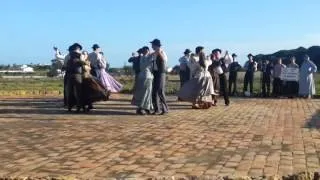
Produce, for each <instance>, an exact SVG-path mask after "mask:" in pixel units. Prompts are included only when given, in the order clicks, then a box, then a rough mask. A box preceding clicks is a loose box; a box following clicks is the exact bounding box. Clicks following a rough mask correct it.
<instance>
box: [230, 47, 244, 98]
mask: <svg viewBox="0 0 320 180" xmlns="http://www.w3.org/2000/svg"><path fill="white" fill-rule="evenodd" d="M236 58H237V55H236V54H234V53H233V54H232V63H231V64H230V66H229V92H230V93H231V95H232V96H234V95H236V94H237V77H238V71H239V70H240V69H241V65H240V64H239V63H238V61H237V59H236ZM232 85H233V90H232ZM231 90H232V91H231Z"/></svg>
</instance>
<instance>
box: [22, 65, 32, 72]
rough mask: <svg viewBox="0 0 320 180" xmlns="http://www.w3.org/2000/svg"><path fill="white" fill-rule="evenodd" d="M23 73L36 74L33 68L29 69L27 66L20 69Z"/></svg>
mask: <svg viewBox="0 0 320 180" xmlns="http://www.w3.org/2000/svg"><path fill="white" fill-rule="evenodd" d="M20 69H21V71H22V72H25V73H32V72H34V70H33V68H32V67H28V66H27V65H22V66H21V67H20Z"/></svg>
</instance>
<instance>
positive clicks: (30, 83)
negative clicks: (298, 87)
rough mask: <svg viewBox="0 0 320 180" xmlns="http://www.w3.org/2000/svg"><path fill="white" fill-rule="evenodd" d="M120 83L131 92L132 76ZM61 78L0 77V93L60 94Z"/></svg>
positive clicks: (173, 86)
mask: <svg viewBox="0 0 320 180" xmlns="http://www.w3.org/2000/svg"><path fill="white" fill-rule="evenodd" d="M260 77H261V73H260V72H257V73H256V74H255V79H254V93H260V88H261V84H260V82H261V81H260ZM115 78H116V79H117V80H118V81H119V82H120V83H121V84H123V85H124V87H123V90H122V93H127V94H131V93H132V87H133V82H134V77H133V76H118V77H115ZM243 79H244V73H243V72H240V73H239V75H238V92H242V89H243ZM315 82H316V91H317V95H320V74H316V75H315ZM179 89H180V82H179V76H177V75H168V76H167V89H166V93H167V94H170V95H175V94H176V93H177V92H178V91H179ZM62 92H63V79H62V78H39V79H37V78H18V79H16V78H13V79H7V78H3V77H2V78H0V95H10V94H15V95H19V94H34V95H41V94H57V95H58V94H62Z"/></svg>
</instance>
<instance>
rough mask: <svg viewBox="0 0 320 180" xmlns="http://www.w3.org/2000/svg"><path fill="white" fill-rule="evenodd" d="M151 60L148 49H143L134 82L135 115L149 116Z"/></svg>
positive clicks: (151, 108)
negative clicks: (138, 70)
mask: <svg viewBox="0 0 320 180" xmlns="http://www.w3.org/2000/svg"><path fill="white" fill-rule="evenodd" d="M151 69H152V58H151V56H149V48H148V47H143V56H142V57H140V73H139V75H138V78H137V82H136V90H135V91H134V95H133V97H134V98H133V100H132V104H133V105H136V106H137V114H139V115H144V114H145V113H146V114H150V111H151V110H153V105H152V83H153V75H152V71H151Z"/></svg>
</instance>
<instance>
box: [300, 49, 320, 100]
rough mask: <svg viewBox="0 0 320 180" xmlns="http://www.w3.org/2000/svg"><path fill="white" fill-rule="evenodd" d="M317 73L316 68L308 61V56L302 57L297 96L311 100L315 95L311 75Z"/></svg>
mask: <svg viewBox="0 0 320 180" xmlns="http://www.w3.org/2000/svg"><path fill="white" fill-rule="evenodd" d="M315 72H317V66H316V65H315V64H314V63H313V62H312V61H311V60H310V57H309V56H308V55H305V56H304V61H303V63H302V65H301V68H300V78H299V95H300V96H303V97H309V98H311V97H312V95H315V93H316V88H315V84H314V79H313V73H315Z"/></svg>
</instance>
